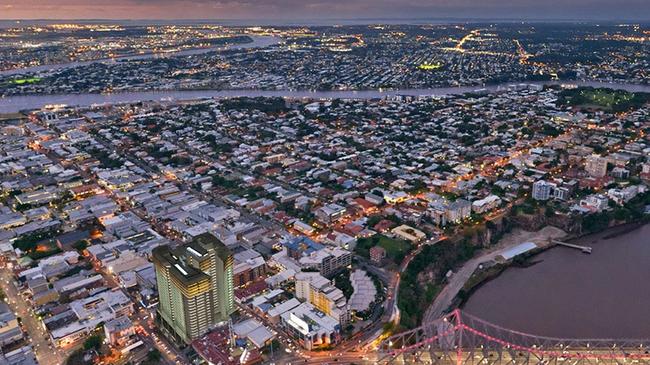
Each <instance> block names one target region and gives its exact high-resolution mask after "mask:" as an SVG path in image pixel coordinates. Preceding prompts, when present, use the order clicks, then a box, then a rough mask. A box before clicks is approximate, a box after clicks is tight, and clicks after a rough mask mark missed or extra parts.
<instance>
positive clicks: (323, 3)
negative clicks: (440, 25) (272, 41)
mask: <svg viewBox="0 0 650 365" xmlns="http://www.w3.org/2000/svg"><path fill="white" fill-rule="evenodd" d="M0 6H3V7H4V9H3V11H2V14H0V18H7V19H9V18H22V17H31V18H40V17H47V18H61V17H64V18H75V17H78V18H149V19H160V18H167V19H174V18H200V19H208V18H218V19H238V18H239V19H241V18H249V19H294V20H300V19H307V18H308V19H316V18H339V19H340V18H374V17H384V18H385V17H417V18H441V17H471V18H527V19H530V18H536V19H544V18H565V19H566V18H593V19H603V18H610V19H616V18H619V19H643V18H645V19H648V18H650V0H615V1H612V0H544V1H540V0H329V1H327V0H239V1H235V0H111V1H105V0H47V1H43V0H11V1H8V0H5V1H2V0H0Z"/></svg>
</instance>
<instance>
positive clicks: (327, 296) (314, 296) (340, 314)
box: [295, 272, 350, 325]
mask: <svg viewBox="0 0 650 365" xmlns="http://www.w3.org/2000/svg"><path fill="white" fill-rule="evenodd" d="M295 278H296V297H297V298H298V299H304V300H306V301H308V302H309V303H311V304H313V305H314V307H316V308H318V310H320V311H321V312H323V313H325V314H327V315H328V316H332V317H334V318H338V319H339V323H340V324H341V325H345V324H347V323H348V322H349V321H350V311H349V310H348V304H347V300H346V298H345V295H343V292H342V291H341V290H340V289H338V288H337V287H335V286H334V285H333V284H332V282H331V281H329V280H328V279H326V278H324V277H323V276H321V275H320V274H319V273H315V272H299V273H297V274H296V276H295Z"/></svg>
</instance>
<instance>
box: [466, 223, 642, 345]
mask: <svg viewBox="0 0 650 365" xmlns="http://www.w3.org/2000/svg"><path fill="white" fill-rule="evenodd" d="M608 234H610V235H611V231H610V232H607V233H603V234H598V235H594V236H589V237H585V238H582V239H579V240H577V241H576V242H577V243H579V244H583V245H588V246H591V247H593V253H592V254H591V255H587V254H584V253H581V252H580V251H579V250H576V249H571V248H566V247H556V248H553V249H550V250H548V251H545V252H543V253H541V254H539V255H537V256H535V257H534V258H533V259H532V261H533V262H537V261H539V263H537V264H534V265H532V266H529V267H526V268H514V267H511V268H508V269H506V270H505V271H504V272H503V273H502V274H501V275H500V276H498V277H497V278H495V279H493V280H491V281H488V282H486V283H485V284H484V285H482V286H481V287H480V288H479V289H477V290H476V291H475V292H474V293H473V294H472V295H471V296H470V298H469V299H468V301H467V302H466V303H465V305H464V310H465V311H466V312H467V313H470V314H473V315H476V316H478V317H480V318H482V319H484V320H487V321H489V322H492V323H495V324H498V325H500V326H502V327H506V328H509V329H514V330H518V331H522V332H527V333H531V334H535V335H541V336H552V337H561V338H628V339H630V338H637V339H639V338H650V225H645V226H643V227H641V228H638V229H636V230H633V231H631V232H628V233H625V234H623V235H619V236H617V237H613V238H609V239H607V235H608Z"/></svg>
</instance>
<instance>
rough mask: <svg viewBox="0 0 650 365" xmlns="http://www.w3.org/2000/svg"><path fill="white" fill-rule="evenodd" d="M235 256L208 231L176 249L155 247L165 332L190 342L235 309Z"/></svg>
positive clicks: (174, 337) (160, 306) (160, 310)
mask: <svg viewBox="0 0 650 365" xmlns="http://www.w3.org/2000/svg"><path fill="white" fill-rule="evenodd" d="M233 261H234V260H233V255H232V253H231V252H230V250H229V249H228V248H227V247H226V246H225V245H224V244H223V243H222V242H221V241H219V240H218V239H217V238H216V237H215V236H213V235H212V234H209V233H204V234H201V235H199V236H196V237H195V238H194V240H192V241H191V242H189V243H187V244H184V245H182V246H179V247H177V248H175V249H172V248H170V247H169V246H159V247H156V248H155V249H154V250H153V262H154V266H155V269H156V281H157V285H158V297H159V305H158V315H159V321H160V322H161V323H160V324H161V328H163V330H164V332H166V333H167V334H169V335H171V337H172V338H173V339H175V340H177V341H179V342H181V341H182V342H184V343H185V344H190V343H191V342H192V340H194V339H197V338H199V337H201V336H202V335H204V334H205V333H206V332H208V330H210V329H211V328H213V327H214V326H215V325H216V324H218V323H220V322H224V321H227V320H228V319H229V317H230V315H231V314H232V313H233V312H234V311H235V303H234V286H233V266H234V263H233Z"/></svg>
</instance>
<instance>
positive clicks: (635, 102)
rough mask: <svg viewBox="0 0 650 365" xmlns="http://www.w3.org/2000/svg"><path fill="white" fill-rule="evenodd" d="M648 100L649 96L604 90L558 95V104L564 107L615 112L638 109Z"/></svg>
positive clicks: (586, 89)
mask: <svg viewBox="0 0 650 365" xmlns="http://www.w3.org/2000/svg"><path fill="white" fill-rule="evenodd" d="M649 100H650V94H644V93H631V92H627V91H623V90H612V89H605V88H578V89H573V90H564V91H562V92H561V93H560V97H559V99H558V101H559V102H560V103H562V104H565V105H571V106H577V107H581V108H585V109H602V110H606V111H615V112H619V111H626V110H630V109H635V108H639V107H641V106H642V105H643V104H645V103H647V102H648V101H649Z"/></svg>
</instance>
